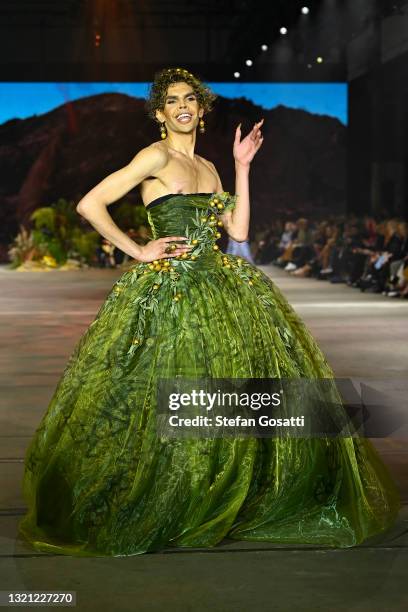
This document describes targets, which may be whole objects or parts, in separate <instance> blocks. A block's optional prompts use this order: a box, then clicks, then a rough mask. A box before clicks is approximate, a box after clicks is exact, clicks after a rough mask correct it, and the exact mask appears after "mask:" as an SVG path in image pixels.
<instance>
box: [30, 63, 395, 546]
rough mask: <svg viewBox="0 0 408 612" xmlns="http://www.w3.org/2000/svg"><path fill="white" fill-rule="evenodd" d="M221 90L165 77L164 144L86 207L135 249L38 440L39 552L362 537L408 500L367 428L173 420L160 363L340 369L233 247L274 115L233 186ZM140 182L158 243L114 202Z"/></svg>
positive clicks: (242, 145) (197, 371) (107, 231)
mask: <svg viewBox="0 0 408 612" xmlns="http://www.w3.org/2000/svg"><path fill="white" fill-rule="evenodd" d="M214 99H215V95H214V94H213V93H212V92H211V91H210V89H209V88H208V87H207V86H206V85H205V84H204V83H202V82H201V81H200V80H198V79H197V78H196V77H195V76H194V75H192V74H191V73H190V72H188V71H187V70H185V69H182V68H170V69H165V70H163V71H161V72H160V73H158V74H157V75H156V76H155V79H154V82H153V84H152V86H151V90H150V94H149V98H148V101H147V105H148V111H149V114H150V116H151V117H152V118H154V119H155V120H156V121H157V122H158V123H159V124H160V131H161V140H160V141H158V142H154V143H152V144H151V145H150V146H148V147H146V148H144V149H143V150H141V151H140V152H139V153H138V154H137V155H136V156H135V157H134V159H133V160H132V161H131V162H130V163H129V164H128V165H127V166H126V167H124V168H121V169H120V170H118V171H117V172H114V173H113V174H111V175H110V176H108V177H107V178H105V179H104V180H103V181H102V182H101V183H99V184H98V185H97V186H96V187H94V188H93V189H92V190H91V191H90V192H89V193H88V194H86V195H85V196H84V198H83V199H82V200H81V201H80V202H79V203H78V206H77V210H78V212H79V213H80V214H81V215H83V216H84V217H85V218H86V219H87V220H88V221H89V222H90V223H91V224H92V225H93V227H94V228H96V230H98V231H99V232H100V234H101V235H102V236H103V237H104V238H106V239H107V240H109V241H110V242H111V243H112V244H114V245H115V246H116V247H118V248H119V249H121V250H122V251H124V252H125V253H127V254H128V255H129V256H130V257H132V258H134V259H135V260H136V262H135V265H134V266H132V267H131V269H129V270H128V271H126V272H124V273H123V274H122V276H120V278H119V279H118V280H117V282H116V283H115V284H114V286H113V287H112V289H111V291H110V292H109V294H108V295H107V297H106V300H105V302H104V303H103V304H102V306H101V308H100V310H99V312H98V313H97V315H96V317H95V319H94V321H93V322H92V323H91V324H90V326H89V328H88V329H87V330H86V332H85V333H84V334H83V336H82V337H81V339H80V341H79V342H78V344H77V346H76V348H75V350H74V352H73V354H72V355H71V357H70V359H69V361H68V363H67V366H66V368H65V370H64V372H63V375H62V377H61V379H60V381H59V383H58V386H57V388H56V390H55V393H54V395H53V398H52V400H51V402H50V405H49V407H48V410H47V411H46V413H45V414H44V416H43V418H42V420H41V422H40V424H39V427H38V429H37V430H36V432H35V435H34V437H33V439H32V441H31V444H30V446H29V448H28V450H27V454H26V459H25V473H24V483H23V485H24V495H25V499H26V502H27V505H28V510H27V514H26V515H25V516H24V518H23V519H22V521H21V523H20V532H21V534H22V535H23V536H24V538H25V539H26V540H27V541H28V542H30V544H31V545H32V546H33V547H34V548H35V549H36V550H39V551H44V552H48V553H52V552H55V553H61V554H67V555H78V556H81V555H84V556H92V555H96V556H122V555H135V554H140V553H144V552H146V551H158V550H161V549H163V548H165V547H168V546H173V547H174V546H175V547H210V546H215V545H216V544H217V543H219V542H221V541H222V540H223V539H224V538H233V539H236V540H253V541H256V540H258V541H267V542H275V543H279V544H313V545H321V546H327V547H350V546H354V545H356V544H359V543H360V542H362V541H363V540H365V539H366V538H368V537H369V536H372V535H374V534H378V533H380V532H383V531H385V530H386V529H387V528H388V527H390V526H391V525H392V524H393V522H394V520H395V517H396V515H397V513H398V509H399V506H400V500H399V494H398V491H397V489H396V487H395V485H394V483H393V481H392V479H391V477H390V475H389V473H388V471H387V469H386V467H385V466H384V464H383V463H382V461H381V460H380V458H379V456H378V454H377V452H376V451H375V449H374V447H373V446H372V445H371V443H370V442H369V441H368V440H367V439H365V438H359V437H358V438H354V437H333V438H296V437H281V436H276V437H273V438H257V437H245V436H243V437H222V438H201V439H197V438H195V439H182V438H177V437H171V436H168V437H166V436H162V435H160V436H159V435H158V434H157V432H156V419H155V416H156V415H155V408H156V406H155V402H156V387H157V380H158V378H159V377H165V378H168V379H172V378H176V377H179V376H184V377H189V376H191V377H209V378H226V377H230V378H234V379H235V378H281V377H282V378H283V377H286V378H291V377H294V378H296V377H303V378H307V379H314V378H332V377H333V372H332V370H331V369H330V367H329V365H328V364H327V362H326V360H325V358H324V356H323V355H322V353H321V351H320V350H319V347H318V346H317V345H316V342H315V341H314V339H313V337H312V336H311V334H310V333H309V332H308V330H307V329H306V328H305V326H304V324H303V323H302V321H301V320H300V318H299V317H298V316H297V315H296V313H295V312H294V310H293V309H292V308H291V306H290V305H289V304H288V302H287V301H286V299H285V298H284V296H283V295H282V294H281V292H280V291H279V289H278V288H277V287H276V286H275V284H274V283H273V282H272V280H271V279H270V278H269V277H268V276H266V275H265V274H264V273H263V272H261V271H260V270H259V269H258V268H257V267H256V266H254V265H252V264H250V263H249V262H247V261H245V260H243V259H242V258H240V257H236V256H234V255H226V254H223V253H222V252H220V249H219V248H218V245H217V244H216V241H217V239H218V238H219V237H220V228H221V227H222V226H223V227H224V229H225V230H226V232H227V233H228V235H229V236H230V237H231V238H233V239H234V240H236V241H238V242H244V241H245V240H246V239H247V237H248V227H249V218H250V197H249V185H248V176H249V171H250V166H251V163H252V162H253V159H254V157H255V155H256V153H257V151H258V150H259V149H260V147H261V146H262V140H263V136H262V134H261V127H262V120H261V121H260V122H259V123H257V124H255V125H254V126H253V128H252V130H251V131H250V133H249V134H247V135H246V136H245V137H244V138H242V135H241V129H240V126H238V127H237V128H236V132H235V139H234V142H233V156H234V161H235V168H236V183H235V193H234V194H233V195H230V194H229V193H228V192H225V191H224V189H223V186H222V184H221V180H220V178H219V175H218V173H217V170H216V168H215V167H214V165H213V164H212V163H211V162H210V161H208V160H206V159H203V158H202V157H200V156H199V155H197V154H195V153H194V149H195V144H196V130H197V127H199V129H200V131H204V130H205V114H206V113H207V112H209V111H210V110H211V108H212V103H213V101H214ZM203 137H204V136H203ZM205 137H209V138H211V137H212V136H210V135H208V134H206V135H205ZM137 185H140V188H141V194H142V198H143V201H144V204H145V206H146V208H147V211H148V218H149V223H150V225H151V229H152V232H153V240H151V241H150V242H149V243H148V244H147V245H146V246H140V245H137V244H136V243H134V242H133V240H132V239H131V238H130V237H128V236H127V235H126V234H125V233H124V232H122V231H121V230H120V229H119V228H118V227H117V226H116V225H115V224H114V222H113V221H112V218H111V216H110V215H109V213H108V210H107V208H108V205H109V204H111V203H113V202H114V201H117V200H118V199H119V198H121V197H122V196H124V195H125V194H126V193H127V192H128V191H130V190H131V189H132V188H134V187H135V186H137Z"/></svg>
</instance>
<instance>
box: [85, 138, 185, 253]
mask: <svg viewBox="0 0 408 612" xmlns="http://www.w3.org/2000/svg"><path fill="white" fill-rule="evenodd" d="M166 163H167V157H166V153H165V152H164V151H163V150H161V149H159V148H157V147H155V146H149V147H146V148H145V149H142V150H141V151H140V152H139V153H138V154H137V155H136V156H135V157H134V158H133V159H132V161H131V162H130V163H129V164H128V165H127V166H124V167H123V168H121V169H120V170H117V171H116V172H113V173H112V174H110V175H109V176H107V177H106V178H104V179H103V180H102V181H101V182H100V183H98V184H97V185H96V186H95V187H94V188H93V189H91V191H89V192H88V193H87V194H86V195H85V196H84V197H83V198H82V199H81V200H80V201H79V202H78V204H77V206H76V210H77V212H78V213H79V214H80V215H82V216H83V217H84V218H85V219H86V220H87V221H89V223H90V224H91V225H92V226H93V227H94V228H95V229H96V231H97V232H99V233H100V234H101V235H102V236H103V237H104V238H107V239H108V240H109V241H110V242H111V243H112V244H114V245H115V246H116V247H117V248H118V249H120V250H121V251H123V252H124V253H127V254H128V255H129V256H130V257H133V258H134V259H137V260H139V261H146V262H147V261H153V260H154V259H159V258H162V257H175V256H176V255H179V254H182V253H184V252H185V251H187V250H190V249H191V247H186V246H183V245H180V246H178V247H177V249H176V250H174V251H172V253H171V254H165V253H164V249H165V248H166V246H167V242H166V241H168V240H169V239H172V240H176V239H177V240H185V237H184V236H171V237H166V238H159V239H158V240H152V241H151V242H150V243H148V244H147V245H146V246H140V245H138V244H136V242H134V241H133V240H132V239H131V238H130V237H129V236H127V235H126V234H125V232H123V231H122V230H121V229H120V228H119V227H118V226H117V225H116V223H115V222H114V221H113V219H112V217H111V216H110V214H109V213H108V210H107V208H108V206H109V205H110V204H112V203H113V202H116V201H117V200H119V198H121V197H123V196H124V195H125V194H126V193H128V192H129V191H130V190H131V189H133V188H134V187H135V186H136V185H138V184H139V183H141V182H142V181H143V180H144V179H145V178H147V177H148V176H155V174H156V173H157V172H158V171H160V169H162V168H163V167H164V166H165V165H166Z"/></svg>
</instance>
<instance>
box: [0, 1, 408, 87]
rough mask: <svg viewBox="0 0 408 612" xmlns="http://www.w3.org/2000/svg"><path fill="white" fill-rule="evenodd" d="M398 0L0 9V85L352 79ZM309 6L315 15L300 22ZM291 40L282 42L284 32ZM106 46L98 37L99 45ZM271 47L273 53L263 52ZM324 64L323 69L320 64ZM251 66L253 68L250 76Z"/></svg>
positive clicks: (8, 5) (39, 4)
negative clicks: (354, 58) (353, 61)
mask: <svg viewBox="0 0 408 612" xmlns="http://www.w3.org/2000/svg"><path fill="white" fill-rule="evenodd" d="M405 4H406V2H402V1H399V0H391V1H388V0H378V1H375V0H301V1H299V0H268V1H266V2H260V1H258V2H253V1H249V0H205V1H204V0H142V1H140V0H58V1H55V0H54V1H52V0H30V1H18V0H16V1H10V0H2V2H1V4H0V29H1V37H0V47H1V50H2V53H0V79H1V80H3V81H5V80H17V81H19V80H22V81H26V80H42V81H43V80H61V81H63V80H67V81H68V80H99V79H104V80H105V79H106V80H112V79H115V80H132V81H135V80H139V81H141V80H150V79H151V77H152V74H153V72H154V71H155V70H157V69H160V68H162V67H163V66H178V65H182V66H183V67H186V68H188V69H190V70H193V71H196V72H197V73H199V74H200V75H201V76H202V77H203V78H211V79H212V80H234V77H233V73H234V71H239V72H240V75H241V76H240V78H241V80H245V81H251V80H254V81H257V80H258V81H264V80H274V79H278V80H282V79H283V80H285V79H287V80H293V79H294V78H298V79H300V80H316V78H318V79H319V80H346V46H347V43H348V42H349V40H350V39H352V38H353V37H355V36H357V35H358V34H359V33H360V32H361V31H362V30H363V29H364V28H367V27H369V25H370V23H372V22H373V20H375V19H376V18H381V16H382V15H386V14H389V13H392V12H398V11H403V7H404V5H405ZM305 5H306V6H308V7H309V9H310V13H309V14H308V15H306V16H305V15H302V14H301V7H302V6H305ZM283 25H284V26H285V27H287V28H288V35H287V36H284V37H283V36H282V35H281V34H280V33H279V28H280V27H281V26H283ZM98 37H99V38H98ZM262 44H266V45H268V49H267V50H266V51H262V50H261V45H262ZM317 56H322V57H323V58H324V61H323V62H322V63H321V64H320V65H317V64H316V57H317ZM246 59H252V61H253V65H252V66H251V67H247V66H246V65H245V61H246Z"/></svg>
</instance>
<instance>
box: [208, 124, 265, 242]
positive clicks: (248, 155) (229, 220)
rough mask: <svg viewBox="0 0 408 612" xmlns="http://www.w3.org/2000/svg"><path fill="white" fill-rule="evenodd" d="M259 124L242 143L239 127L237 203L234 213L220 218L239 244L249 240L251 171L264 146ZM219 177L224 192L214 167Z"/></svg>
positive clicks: (236, 161)
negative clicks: (252, 164) (258, 152)
mask: <svg viewBox="0 0 408 612" xmlns="http://www.w3.org/2000/svg"><path fill="white" fill-rule="evenodd" d="M262 123H263V119H262V120H261V121H260V122H259V123H255V125H254V127H253V128H252V130H251V132H250V133H249V134H248V135H247V136H246V137H245V138H244V139H243V140H242V141H241V124H240V125H239V126H238V127H237V129H236V132H235V140H234V160H235V195H237V203H236V206H235V208H234V210H232V211H227V212H226V213H224V214H223V215H221V216H220V218H221V221H222V222H223V224H224V228H225V230H226V232H227V233H228V235H229V236H231V238H232V239H233V240H236V241H237V242H244V241H245V240H248V231H249V219H250V205H249V169H250V166H251V161H252V159H253V158H254V155H255V153H256V152H257V151H258V149H259V148H260V147H261V145H262V141H263V136H262V135H261V131H260V126H261V125H262ZM213 168H214V171H215V172H216V174H217V177H218V187H217V191H224V190H223V188H222V184H221V179H220V177H219V175H218V172H217V171H216V169H215V166H214V165H213Z"/></svg>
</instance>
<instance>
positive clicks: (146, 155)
mask: <svg viewBox="0 0 408 612" xmlns="http://www.w3.org/2000/svg"><path fill="white" fill-rule="evenodd" d="M168 160H169V153H168V151H167V149H166V147H163V146H162V143H161V142H153V143H152V144H150V145H148V146H147V147H144V148H143V149H141V150H140V151H139V152H138V153H137V154H136V155H135V156H134V158H133V159H132V160H131V161H130V163H129V164H128V168H129V171H130V172H131V173H133V172H134V173H135V174H136V175H137V176H138V177H139V176H140V173H141V170H143V175H144V176H143V179H144V178H146V177H148V176H155V174H156V173H157V172H160V170H162V169H163V168H164V167H165V166H166V165H167V162H168ZM139 182H140V181H139Z"/></svg>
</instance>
